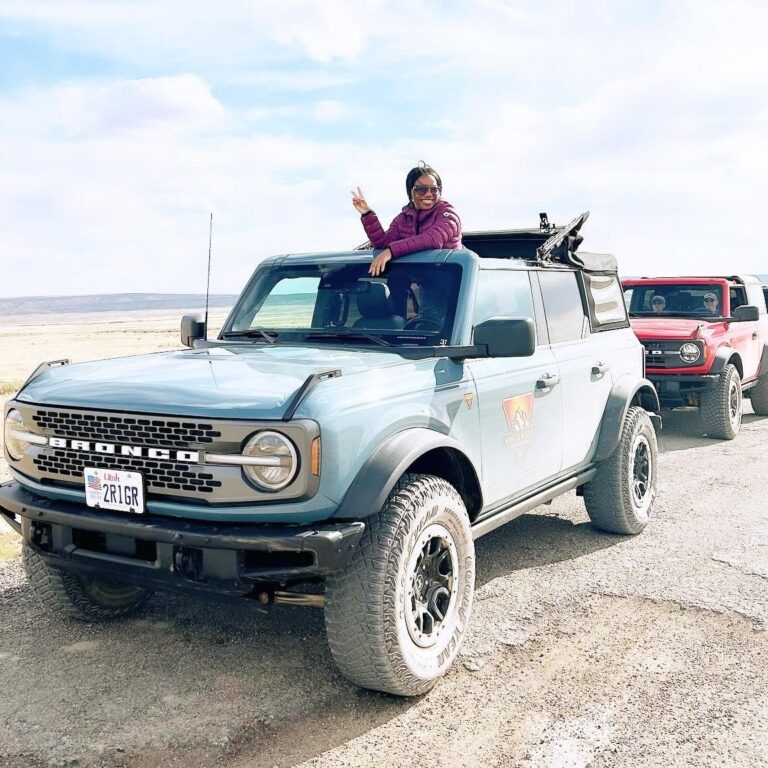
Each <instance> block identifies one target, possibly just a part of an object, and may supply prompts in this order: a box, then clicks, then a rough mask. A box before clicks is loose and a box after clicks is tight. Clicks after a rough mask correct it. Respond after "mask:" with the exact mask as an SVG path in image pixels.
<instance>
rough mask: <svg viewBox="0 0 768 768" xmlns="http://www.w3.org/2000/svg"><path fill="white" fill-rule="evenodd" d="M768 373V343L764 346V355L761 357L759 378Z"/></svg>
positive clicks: (758, 371) (758, 370)
mask: <svg viewBox="0 0 768 768" xmlns="http://www.w3.org/2000/svg"><path fill="white" fill-rule="evenodd" d="M767 373H768V342H766V343H765V344H763V354H762V355H760V367H759V368H758V369H757V375H758V378H759V377H762V376H765V374H767Z"/></svg>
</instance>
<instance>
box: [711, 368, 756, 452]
mask: <svg viewBox="0 0 768 768" xmlns="http://www.w3.org/2000/svg"><path fill="white" fill-rule="evenodd" d="M731 378H735V379H736V381H737V383H738V385H739V387H741V378H740V377H739V372H738V370H737V369H736V366H735V365H733V364H731V363H728V365H726V366H725V368H723V371H722V373H721V374H720V376H719V378H718V380H717V382H716V383H715V384H714V386H713V387H712V389H710V390H708V391H706V392H702V395H701V402H700V405H699V409H700V411H701V424H702V428H703V429H704V431H705V432H706V433H707V435H708V436H709V437H713V438H717V439H719V440H733V439H734V438H735V437H736V435H737V434H738V430H734V429H733V425H732V424H731V419H730V418H729V413H730V405H729V403H728V390H729V389H730V382H731ZM743 407H744V400H743V395H742V409H743ZM753 407H754V406H753Z"/></svg>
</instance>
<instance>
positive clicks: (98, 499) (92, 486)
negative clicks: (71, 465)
mask: <svg viewBox="0 0 768 768" xmlns="http://www.w3.org/2000/svg"><path fill="white" fill-rule="evenodd" d="M83 481H84V482H85V503H86V504H87V505H88V506H89V507H98V508H99V509H113V510H115V511H117V512H135V513H137V514H141V513H142V512H144V481H143V479H142V477H141V472H125V471H123V470H119V469H99V468H98V467H85V468H84V469H83Z"/></svg>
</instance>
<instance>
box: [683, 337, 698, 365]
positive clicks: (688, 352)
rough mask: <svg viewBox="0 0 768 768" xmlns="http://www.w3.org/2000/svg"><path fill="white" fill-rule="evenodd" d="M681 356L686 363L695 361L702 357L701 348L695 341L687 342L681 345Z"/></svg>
mask: <svg viewBox="0 0 768 768" xmlns="http://www.w3.org/2000/svg"><path fill="white" fill-rule="evenodd" d="M680 357H682V358H683V360H684V361H685V362H686V363H695V362H696V361H697V360H698V359H699V358H700V357H701V350H700V349H699V347H698V345H696V344H694V343H693V342H690V341H689V342H687V343H685V344H683V346H682V347H680Z"/></svg>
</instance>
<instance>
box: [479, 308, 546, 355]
mask: <svg viewBox="0 0 768 768" xmlns="http://www.w3.org/2000/svg"><path fill="white" fill-rule="evenodd" d="M474 343H475V345H478V346H479V345H481V344H482V345H484V346H486V347H487V348H488V357H528V355H532V354H533V352H534V350H535V349H536V326H534V324H533V320H532V319H531V318H530V317H491V318H489V319H488V320H484V321H483V322H482V323H480V324H479V325H476V326H475V338H474Z"/></svg>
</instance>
